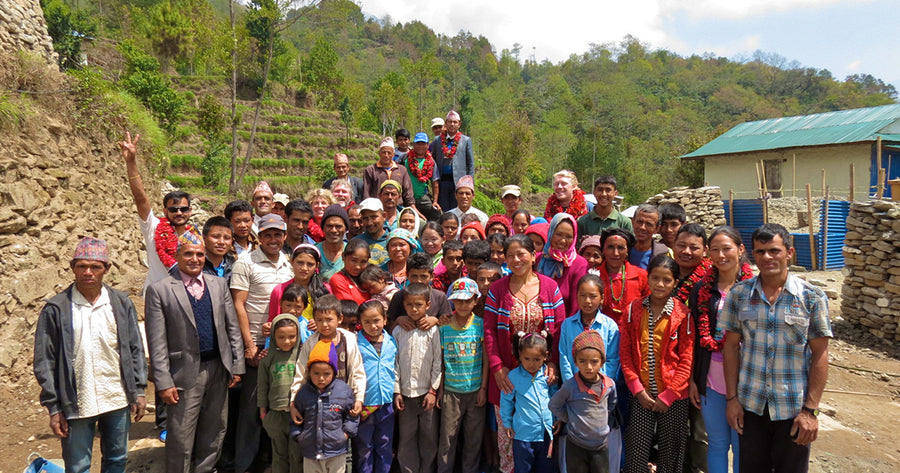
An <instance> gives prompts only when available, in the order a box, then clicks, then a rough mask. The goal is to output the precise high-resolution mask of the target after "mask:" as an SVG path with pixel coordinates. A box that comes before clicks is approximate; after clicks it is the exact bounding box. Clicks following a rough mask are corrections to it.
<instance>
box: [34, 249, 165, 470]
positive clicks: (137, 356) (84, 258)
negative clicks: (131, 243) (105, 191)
mask: <svg viewBox="0 0 900 473" xmlns="http://www.w3.org/2000/svg"><path fill="white" fill-rule="evenodd" d="M69 267H70V268H71V269H72V272H73V273H74V275H75V283H74V284H72V285H71V286H69V287H68V288H66V289H65V290H64V291H63V292H61V293H59V294H57V295H55V296H53V297H52V298H50V299H49V300H48V301H47V303H46V305H44V308H43V309H42V310H41V314H40V316H39V317H38V322H37V327H36V329H35V334H34V376H35V377H36V378H37V382H38V385H40V387H41V395H40V400H41V405H43V406H44V407H46V408H47V411H48V413H49V414H50V429H51V430H52V431H53V433H54V434H55V435H56V436H57V437H59V438H60V439H61V441H62V457H63V461H64V462H65V465H66V471H67V472H70V473H72V472H74V473H87V472H88V471H90V469H91V452H92V450H93V444H94V435H95V433H96V431H97V430H98V428H99V431H100V451H101V452H102V455H103V460H102V463H103V471H104V472H106V473H124V472H125V464H126V462H127V457H128V429H129V427H130V425H131V418H132V416H133V418H134V421H135V422H137V421H139V420H140V419H141V418H142V417H143V416H144V410H145V408H146V406H147V401H146V399H145V397H144V390H145V389H146V388H147V365H146V362H145V361H144V349H143V345H142V343H141V333H140V330H139V329H138V324H137V313H136V311H135V309H134V304H132V303H131V300H130V299H129V298H128V295H127V294H126V293H124V292H121V291H117V290H115V289H113V288H111V287H109V286H107V285H105V284H103V276H105V275H106V272H107V271H108V270H109V268H110V262H109V249H108V248H107V245H106V242H105V241H103V240H98V239H96V238H90V237H86V238H84V239H82V240H81V242H80V243H78V246H77V247H76V248H75V254H74V256H73V257H72V260H71V261H70V263H69Z"/></svg>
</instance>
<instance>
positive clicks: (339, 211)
mask: <svg viewBox="0 0 900 473" xmlns="http://www.w3.org/2000/svg"><path fill="white" fill-rule="evenodd" d="M328 217H340V218H341V220H343V221H344V226H345V227H347V228H350V216H349V215H347V211H346V210H344V208H343V207H341V204H331V205H329V206H328V207H325V213H324V214H322V226H323V227H324V226H325V221H326V220H328Z"/></svg>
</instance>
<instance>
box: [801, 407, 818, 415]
mask: <svg viewBox="0 0 900 473" xmlns="http://www.w3.org/2000/svg"><path fill="white" fill-rule="evenodd" d="M800 409H802V410H803V411H806V412H809V413H810V414H812V415H813V416H814V417H819V408H818V407H817V408H815V409H813V408H812V407H806V406H803V407H801V408H800Z"/></svg>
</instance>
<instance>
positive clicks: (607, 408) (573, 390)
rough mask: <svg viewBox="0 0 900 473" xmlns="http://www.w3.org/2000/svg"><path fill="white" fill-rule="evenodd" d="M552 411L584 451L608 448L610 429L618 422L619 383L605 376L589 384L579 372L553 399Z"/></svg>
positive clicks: (570, 437) (573, 440)
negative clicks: (617, 395) (617, 388)
mask: <svg viewBox="0 0 900 473" xmlns="http://www.w3.org/2000/svg"><path fill="white" fill-rule="evenodd" d="M550 411H551V412H552V413H553V415H554V416H555V417H556V418H557V419H559V420H561V421H563V422H565V423H566V436H567V439H568V441H570V442H572V443H574V444H575V445H578V446H579V447H581V448H583V449H585V450H599V449H601V448H604V447H606V442H607V437H609V428H610V427H611V426H615V425H617V424H618V422H617V421H616V417H615V416H616V383H615V382H613V380H612V379H611V378H610V377H608V376H606V375H604V374H601V375H600V381H598V382H596V383H594V384H591V385H588V383H586V382H585V381H584V379H583V378H582V377H581V374H579V373H576V374H575V376H573V377H571V378H569V379H567V380H566V381H565V382H564V383H563V384H562V387H561V388H559V391H557V392H556V394H554V395H553V397H552V398H551V399H550Z"/></svg>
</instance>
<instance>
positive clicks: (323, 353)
mask: <svg viewBox="0 0 900 473" xmlns="http://www.w3.org/2000/svg"><path fill="white" fill-rule="evenodd" d="M318 362H323V363H328V364H329V365H331V367H332V368H334V373H335V374H337V371H338V357H337V350H335V349H334V345H333V344H332V343H331V342H329V341H326V340H319V341H318V342H316V344H315V345H314V346H313V348H312V351H310V352H309V361H307V362H306V368H307V369H309V367H310V365H312V364H313V363H318Z"/></svg>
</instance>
